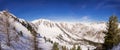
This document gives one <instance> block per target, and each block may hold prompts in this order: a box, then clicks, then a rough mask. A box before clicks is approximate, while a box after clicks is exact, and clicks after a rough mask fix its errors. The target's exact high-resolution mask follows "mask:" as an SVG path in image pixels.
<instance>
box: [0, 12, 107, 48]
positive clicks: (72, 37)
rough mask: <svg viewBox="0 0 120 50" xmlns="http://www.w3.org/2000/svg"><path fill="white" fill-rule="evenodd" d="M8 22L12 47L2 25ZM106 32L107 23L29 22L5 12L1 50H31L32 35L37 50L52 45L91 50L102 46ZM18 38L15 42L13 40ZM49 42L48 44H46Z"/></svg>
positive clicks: (0, 16)
mask: <svg viewBox="0 0 120 50" xmlns="http://www.w3.org/2000/svg"><path fill="white" fill-rule="evenodd" d="M6 19H7V20H8V21H9V22H8V23H9V24H10V27H8V30H10V31H11V32H10V36H11V37H12V38H13V39H15V40H12V41H11V44H12V47H10V46H7V45H6V32H4V31H1V30H4V29H5V27H6V26H4V25H2V23H7V22H6ZM105 30H106V23H105V22H101V23H95V22H94V23H84V22H80V23H72V22H71V23H69V22H54V21H50V20H46V19H38V20H34V21H32V22H28V21H25V20H24V19H20V18H17V17H16V16H14V15H13V14H11V13H9V12H8V11H1V12H0V38H2V39H1V40H0V43H1V46H2V49H3V50H33V48H32V40H31V39H32V38H33V33H32V31H35V32H37V34H38V35H39V36H38V38H37V39H38V40H39V46H38V47H39V48H41V49H42V50H52V45H53V43H54V42H57V43H59V48H60V49H61V46H66V47H67V50H69V49H70V48H71V47H72V46H73V45H76V46H78V45H79V46H80V47H81V48H82V50H88V48H89V49H90V50H93V49H95V48H96V46H97V45H98V44H102V43H104V36H105V35H104V34H103V31H105ZM16 37H17V39H16ZM45 38H46V39H47V40H50V41H51V42H53V43H51V42H49V41H47V42H46V40H45Z"/></svg>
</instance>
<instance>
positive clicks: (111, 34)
mask: <svg viewBox="0 0 120 50" xmlns="http://www.w3.org/2000/svg"><path fill="white" fill-rule="evenodd" d="M105 34H106V36H105V42H104V44H103V50H110V49H112V47H113V46H115V45H118V43H119V42H120V40H119V39H120V37H119V36H120V35H119V29H118V19H117V16H111V17H110V18H109V22H108V25H107V32H106V33H105Z"/></svg>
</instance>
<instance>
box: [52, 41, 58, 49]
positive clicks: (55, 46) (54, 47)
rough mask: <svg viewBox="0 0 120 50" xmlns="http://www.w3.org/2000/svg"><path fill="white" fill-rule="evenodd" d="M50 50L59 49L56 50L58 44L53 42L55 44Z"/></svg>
mask: <svg viewBox="0 0 120 50" xmlns="http://www.w3.org/2000/svg"><path fill="white" fill-rule="evenodd" d="M52 50H59V48H58V43H56V42H55V43H54V44H53V48H52Z"/></svg>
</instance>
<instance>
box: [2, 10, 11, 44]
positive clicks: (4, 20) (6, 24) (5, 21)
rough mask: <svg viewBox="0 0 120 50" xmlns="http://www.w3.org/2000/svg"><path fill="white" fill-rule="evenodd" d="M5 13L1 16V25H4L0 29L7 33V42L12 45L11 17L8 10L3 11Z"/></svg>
mask: <svg viewBox="0 0 120 50" xmlns="http://www.w3.org/2000/svg"><path fill="white" fill-rule="evenodd" d="M3 14H4V15H2V16H0V26H1V27H4V28H2V29H1V30H0V31H1V32H3V33H5V34H6V44H7V45H8V46H10V45H11V44H10V30H9V26H10V23H9V20H8V19H9V17H8V14H7V12H6V11H4V12H3Z"/></svg>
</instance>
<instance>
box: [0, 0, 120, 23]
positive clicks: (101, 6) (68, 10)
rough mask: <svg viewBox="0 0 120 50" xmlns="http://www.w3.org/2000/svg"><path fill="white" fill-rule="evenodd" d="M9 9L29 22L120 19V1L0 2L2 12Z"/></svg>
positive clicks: (13, 0) (52, 0)
mask: <svg viewBox="0 0 120 50" xmlns="http://www.w3.org/2000/svg"><path fill="white" fill-rule="evenodd" d="M4 9H8V10H9V11H10V12H11V13H13V14H14V15H15V16H17V17H19V18H23V19H25V20H28V21H32V20H35V19H39V18H42V19H49V20H54V21H77V22H78V21H108V18H109V17H110V16H111V15H112V14H115V15H117V16H118V18H120V0H0V10H1V11H2V10H4Z"/></svg>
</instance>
